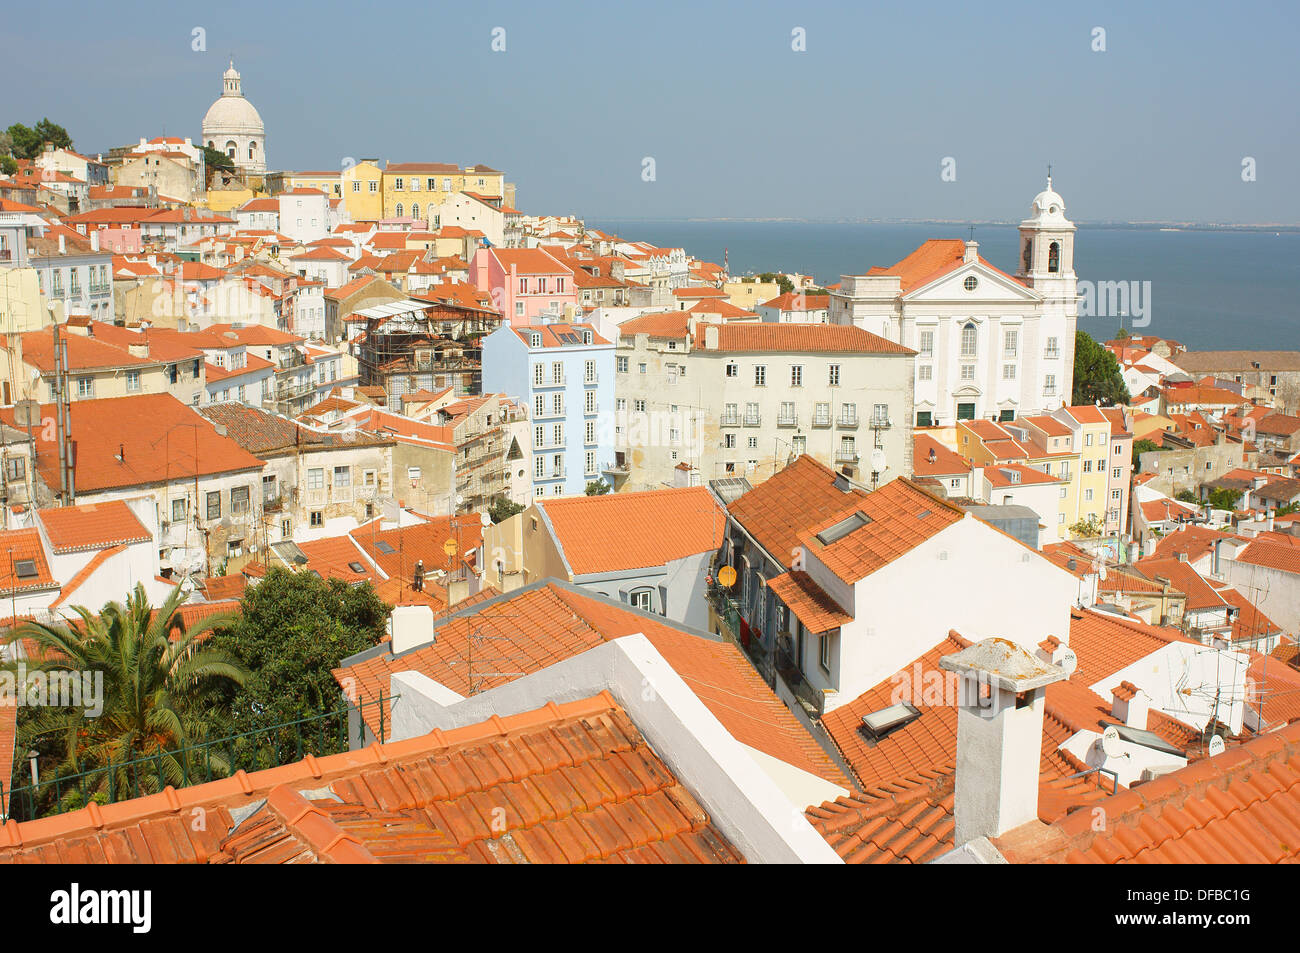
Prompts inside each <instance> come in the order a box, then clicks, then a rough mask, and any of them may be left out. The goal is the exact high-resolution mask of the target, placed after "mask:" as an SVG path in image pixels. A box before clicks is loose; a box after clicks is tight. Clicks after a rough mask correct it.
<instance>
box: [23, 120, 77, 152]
mask: <svg viewBox="0 0 1300 953" xmlns="http://www.w3.org/2000/svg"><path fill="white" fill-rule="evenodd" d="M7 132H8V134H9V139H10V150H11V152H12V154H13V156H14V157H15V158H18V159H35V158H36V157H37V156H38V155H40V154H41V152H42V151H43V150H44V149H45V143H47V142H51V143H53V144H54V147H55V148H56V149H71V148H72V139H71V137H69V136H68V131H67V130H66V129H64V128H63V127H62V126H60V125H58V124H57V123H53V122H50V120H49V119H42V120H41V121H40V122H38V123H37V124H36V125H35V126H34V127H33V128H30V129H29V128H28V127H27V126H24V125H23V124H22V123H20V122H16V123H14V124H13V125H12V126H10V127H9V129H8V130H7Z"/></svg>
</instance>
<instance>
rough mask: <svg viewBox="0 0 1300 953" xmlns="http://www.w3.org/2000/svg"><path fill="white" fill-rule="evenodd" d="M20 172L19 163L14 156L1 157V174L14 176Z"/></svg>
mask: <svg viewBox="0 0 1300 953" xmlns="http://www.w3.org/2000/svg"><path fill="white" fill-rule="evenodd" d="M17 171H18V162H17V161H16V160H15V159H14V158H13V157H12V156H0V172H3V173H4V174H5V175H13V174H14V173H15V172H17Z"/></svg>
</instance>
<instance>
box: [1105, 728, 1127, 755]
mask: <svg viewBox="0 0 1300 953" xmlns="http://www.w3.org/2000/svg"><path fill="white" fill-rule="evenodd" d="M1101 750H1102V753H1103V754H1105V755H1106V757H1108V758H1119V757H1122V756H1123V754H1124V743H1123V742H1122V741H1121V740H1120V737H1119V729H1118V728H1116V727H1115V726H1114V725H1108V726H1107V727H1106V730H1105V731H1103V732H1102V733H1101Z"/></svg>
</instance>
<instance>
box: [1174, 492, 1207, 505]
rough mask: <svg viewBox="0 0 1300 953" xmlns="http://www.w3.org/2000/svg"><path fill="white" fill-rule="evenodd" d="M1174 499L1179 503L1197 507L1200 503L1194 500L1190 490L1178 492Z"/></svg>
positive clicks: (1193, 494) (1194, 495) (1194, 496)
mask: <svg viewBox="0 0 1300 953" xmlns="http://www.w3.org/2000/svg"><path fill="white" fill-rule="evenodd" d="M1174 499H1175V500H1178V501H1179V502H1180V503H1192V504H1195V505H1197V506H1199V505H1200V503H1201V501H1200V500H1198V499H1197V498H1196V494H1195V493H1193V492H1192V491H1191V490H1179V491H1178V494H1177V495H1176V496H1175V497H1174Z"/></svg>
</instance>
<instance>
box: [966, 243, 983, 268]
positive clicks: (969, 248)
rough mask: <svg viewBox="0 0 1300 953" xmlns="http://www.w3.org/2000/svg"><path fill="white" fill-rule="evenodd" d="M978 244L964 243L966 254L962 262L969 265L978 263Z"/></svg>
mask: <svg viewBox="0 0 1300 953" xmlns="http://www.w3.org/2000/svg"><path fill="white" fill-rule="evenodd" d="M979 257H980V243H979V242H976V241H969V242H967V243H966V253H965V254H964V255H963V256H962V262H963V263H964V264H967V265H969V264H970V263H971V262H975V261H979Z"/></svg>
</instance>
